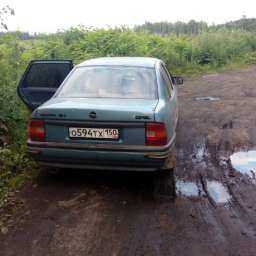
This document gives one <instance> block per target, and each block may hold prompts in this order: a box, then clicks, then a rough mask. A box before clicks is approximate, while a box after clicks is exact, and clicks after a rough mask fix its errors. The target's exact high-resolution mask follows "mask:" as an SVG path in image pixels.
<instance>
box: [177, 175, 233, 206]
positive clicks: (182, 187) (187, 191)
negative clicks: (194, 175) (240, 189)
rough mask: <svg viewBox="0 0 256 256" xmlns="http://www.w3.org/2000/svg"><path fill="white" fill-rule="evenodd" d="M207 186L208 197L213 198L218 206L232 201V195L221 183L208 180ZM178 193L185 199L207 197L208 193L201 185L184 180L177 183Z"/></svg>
mask: <svg viewBox="0 0 256 256" xmlns="http://www.w3.org/2000/svg"><path fill="white" fill-rule="evenodd" d="M206 185H207V193H208V196H209V197H211V198H212V200H213V201H214V202H215V203H216V204H225V203H228V202H229V201H230V199H231V196H230V194H229V193H228V191H227V189H226V188H225V187H224V186H223V185H222V184H221V183H220V182H218V181H209V180H207V181H206ZM176 193H177V195H180V196H185V197H202V196H206V193H205V191H204V190H203V188H202V186H201V185H200V184H197V183H196V182H192V181H183V180H177V181H176Z"/></svg>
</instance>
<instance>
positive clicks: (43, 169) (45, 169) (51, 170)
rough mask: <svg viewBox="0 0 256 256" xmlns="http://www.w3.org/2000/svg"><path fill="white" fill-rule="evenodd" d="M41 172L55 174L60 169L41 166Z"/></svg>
mask: <svg viewBox="0 0 256 256" xmlns="http://www.w3.org/2000/svg"><path fill="white" fill-rule="evenodd" d="M40 169H41V172H42V173H43V174H45V175H52V176H56V175H58V174H59V173H60V169H59V168H56V167H46V166H41V168H40Z"/></svg>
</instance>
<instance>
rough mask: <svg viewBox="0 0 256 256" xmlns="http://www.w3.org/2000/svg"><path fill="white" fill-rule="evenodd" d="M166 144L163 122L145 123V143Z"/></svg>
mask: <svg viewBox="0 0 256 256" xmlns="http://www.w3.org/2000/svg"><path fill="white" fill-rule="evenodd" d="M166 144H167V134H166V129H165V124H164V123H147V124H146V145H147V146H164V145H166Z"/></svg>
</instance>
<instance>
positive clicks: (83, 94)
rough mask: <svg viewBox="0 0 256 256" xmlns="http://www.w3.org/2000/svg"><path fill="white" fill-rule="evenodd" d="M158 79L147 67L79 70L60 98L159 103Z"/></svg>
mask: <svg viewBox="0 0 256 256" xmlns="http://www.w3.org/2000/svg"><path fill="white" fill-rule="evenodd" d="M156 88H157V87H156V75H155V70H154V69H152V68H144V67H123V66H122V67H121V66H100V67H79V68H77V69H76V70H74V72H73V73H72V75H71V76H70V77H69V78H68V80H67V81H66V82H65V84H64V86H63V87H62V88H61V89H60V91H59V93H58V95H57V97H63V98H132V99H155V98H156Z"/></svg>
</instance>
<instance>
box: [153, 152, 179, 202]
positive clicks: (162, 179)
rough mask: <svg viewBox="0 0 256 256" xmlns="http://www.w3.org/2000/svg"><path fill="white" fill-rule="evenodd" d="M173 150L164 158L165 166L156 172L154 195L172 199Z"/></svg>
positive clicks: (173, 192)
mask: <svg viewBox="0 0 256 256" xmlns="http://www.w3.org/2000/svg"><path fill="white" fill-rule="evenodd" d="M175 163H176V159H175V152H174V150H173V151H172V153H171V154H170V156H169V157H168V159H167V160H166V163H165V166H164V167H163V168H162V169H160V170H159V171H158V172H157V173H156V177H155V195H156V197H159V198H168V199H174V198H175V196H176V190H175V178H174V168H175Z"/></svg>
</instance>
